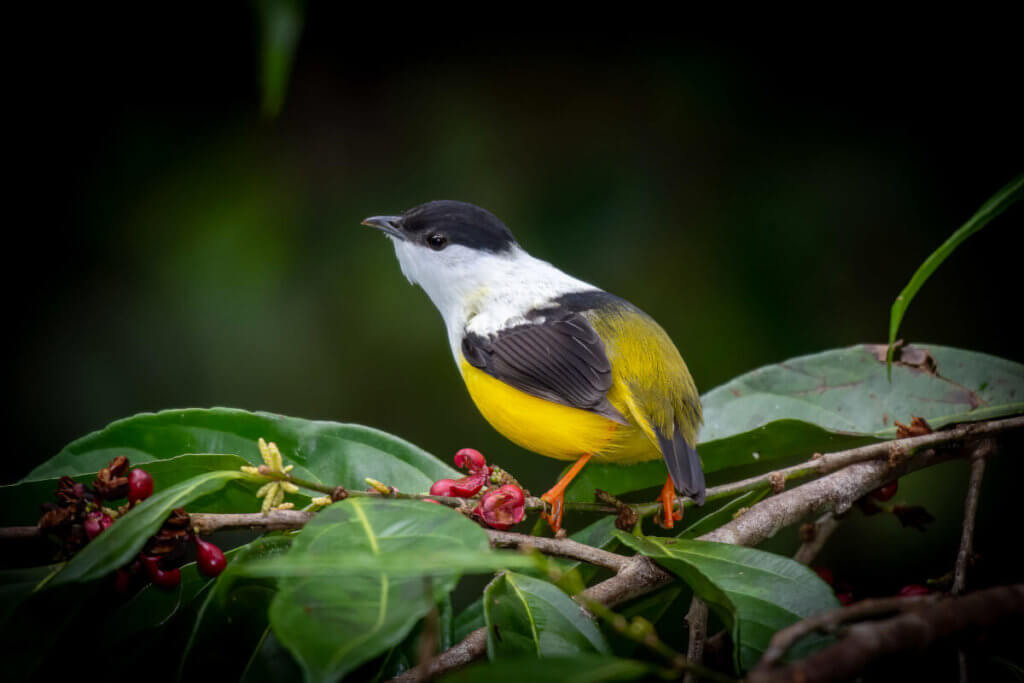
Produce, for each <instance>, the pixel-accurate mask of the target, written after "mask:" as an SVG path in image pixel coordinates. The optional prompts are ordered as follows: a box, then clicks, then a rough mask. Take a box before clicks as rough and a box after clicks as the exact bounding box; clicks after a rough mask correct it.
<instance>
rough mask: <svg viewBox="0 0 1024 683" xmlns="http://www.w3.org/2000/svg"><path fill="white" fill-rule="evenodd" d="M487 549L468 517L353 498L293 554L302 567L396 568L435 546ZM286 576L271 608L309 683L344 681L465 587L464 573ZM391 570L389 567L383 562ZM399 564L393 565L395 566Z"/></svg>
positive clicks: (310, 531)
mask: <svg viewBox="0 0 1024 683" xmlns="http://www.w3.org/2000/svg"><path fill="white" fill-rule="evenodd" d="M442 547H449V548H452V549H454V550H466V551H486V550H487V549H488V547H489V543H488V539H487V533H486V532H485V531H484V530H483V529H481V528H480V527H479V526H477V525H476V524H474V523H473V522H471V521H470V520H468V519H466V518H465V517H463V516H462V515H461V514H459V513H458V512H456V511H454V510H451V509H450V508H447V507H444V506H440V505H427V504H425V503H423V502H421V501H406V500H374V499H367V498H349V499H348V500H345V501H342V502H341V503H336V504H334V505H332V506H330V507H328V508H326V509H325V510H323V511H322V512H320V513H319V514H318V515H317V516H316V517H314V518H313V520H312V521H311V522H310V523H309V524H307V525H306V527H305V528H304V529H303V530H302V531H301V532H300V533H299V534H297V535H296V537H295V544H294V546H293V548H292V551H291V552H290V553H289V554H288V555H287V556H286V557H287V558H288V559H289V560H293V561H294V562H296V563H297V564H300V565H301V564H306V563H310V562H314V563H315V562H316V561H317V560H318V559H320V558H324V557H338V556H340V555H348V556H349V557H352V558H370V559H371V562H372V558H377V560H379V561H380V562H381V563H384V562H387V561H388V557H389V556H391V555H395V556H403V557H405V558H407V559H406V562H409V561H411V560H409V559H408V558H410V557H414V556H416V555H417V553H419V554H422V555H423V556H426V555H428V554H430V553H433V552H435V549H437V548H442ZM352 563H353V566H359V568H360V569H361V571H360V572H358V573H352V572H348V571H346V572H345V573H341V572H337V573H335V574H334V575H315V576H295V577H285V578H282V579H280V581H279V587H280V591H279V593H278V594H277V596H276V597H275V598H274V600H273V602H272V604H271V607H270V622H271V624H272V626H273V628H274V633H275V634H276V635H277V637H278V639H279V640H280V641H281V642H282V643H283V644H284V645H285V647H287V648H288V649H289V650H290V651H291V652H292V653H293V654H294V655H295V657H296V659H297V660H298V661H299V663H300V664H301V665H302V668H303V671H304V672H305V678H306V680H307V681H310V682H313V681H335V680H337V679H338V678H340V677H342V676H344V675H345V674H346V673H347V672H349V671H352V670H353V669H354V668H355V667H357V666H359V665H360V664H362V663H364V662H367V661H369V660H371V659H373V658H375V657H377V656H378V655H380V654H382V653H384V652H386V651H387V650H388V649H389V648H391V647H392V646H394V645H395V644H397V643H398V642H400V641H401V640H402V639H403V638H405V636H406V635H407V634H408V633H409V631H410V630H411V629H412V628H413V626H414V625H415V624H416V622H417V621H419V620H420V619H421V618H422V617H423V616H424V615H425V614H426V613H427V612H428V611H429V610H430V609H431V608H432V607H433V606H434V604H435V603H436V602H437V601H439V600H440V599H442V598H443V597H444V596H445V595H446V594H447V593H448V592H450V591H451V589H452V588H453V587H454V586H455V583H456V581H457V580H458V574H457V571H456V568H452V567H449V568H448V569H447V571H441V570H436V571H435V570H433V569H432V570H431V573H432V574H433V576H432V577H427V576H422V575H415V574H412V573H410V572H408V571H402V573H401V574H400V575H392V574H389V573H386V572H382V571H380V570H379V568H378V569H377V570H376V571H373V570H369V569H366V567H372V566H373V565H372V564H371V563H370V562H368V561H366V560H361V559H353V560H352ZM381 566H383V565H381ZM389 566H390V565H389Z"/></svg>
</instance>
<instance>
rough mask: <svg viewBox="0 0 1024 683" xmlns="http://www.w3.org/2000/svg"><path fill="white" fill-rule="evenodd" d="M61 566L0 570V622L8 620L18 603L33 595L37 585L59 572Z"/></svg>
mask: <svg viewBox="0 0 1024 683" xmlns="http://www.w3.org/2000/svg"><path fill="white" fill-rule="evenodd" d="M61 567H62V565H59V564H51V565H46V566H43V567H26V568H24V569H5V570H3V571H0V623H2V622H5V621H7V620H8V619H9V618H10V616H11V615H12V614H14V611H15V610H16V609H17V608H18V605H20V604H21V603H22V602H24V601H25V600H27V599H28V598H29V596H31V595H32V593H33V592H34V591H35V589H36V586H38V585H39V584H40V582H42V581H45V580H47V579H48V578H49V577H51V576H53V575H55V574H56V573H57V572H59V571H60V570H61Z"/></svg>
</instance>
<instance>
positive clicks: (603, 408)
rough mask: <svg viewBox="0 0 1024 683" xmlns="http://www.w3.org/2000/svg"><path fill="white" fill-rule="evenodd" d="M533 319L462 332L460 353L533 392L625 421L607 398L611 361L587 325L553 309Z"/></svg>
mask: <svg viewBox="0 0 1024 683" xmlns="http://www.w3.org/2000/svg"><path fill="white" fill-rule="evenodd" d="M540 316H544V317H543V318H541V317H540ZM537 317H538V322H536V323H532V322H528V323H524V324H522V325H517V326H515V327H510V328H508V329H506V330H502V331H501V332H499V333H497V334H496V335H494V336H491V337H483V336H481V335H478V334H473V333H468V334H466V336H465V337H463V339H462V355H463V356H464V357H465V358H466V361H467V362H468V363H469V364H470V365H472V366H473V367H475V368H479V369H480V370H483V371H484V372H486V373H487V374H488V375H491V376H492V377H494V378H496V379H499V380H501V381H502V382H505V383H506V384H509V385H511V386H513V387H515V388H517V389H519V390H521V391H524V392H526V393H528V394H531V395H532V396H537V397H539V398H543V399H546V400H548V401H553V402H555V403H561V404H563V405H567V406H571V407H573V408H580V409H582V410H589V411H591V412H594V413H597V414H599V415H603V416H605V417H607V418H609V419H611V420H614V421H616V422H619V423H621V424H628V422H627V420H626V418H625V417H623V415H622V414H621V413H620V412H619V411H618V410H616V409H615V407H614V406H613V405H612V404H611V403H610V402H609V401H608V390H609V389H611V387H612V365H611V362H610V361H609V360H608V356H607V354H606V353H605V349H604V343H603V342H602V341H601V338H600V337H599V336H598V335H597V332H595V331H594V328H593V327H591V326H590V323H589V322H587V320H586V319H585V318H584V317H583V316H582V315H580V314H579V313H575V312H566V311H564V310H563V311H558V309H555V310H554V311H553V312H552V313H550V314H549V313H547V312H544V311H541V312H539V313H538V314H537Z"/></svg>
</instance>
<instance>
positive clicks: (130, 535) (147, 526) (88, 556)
mask: <svg viewBox="0 0 1024 683" xmlns="http://www.w3.org/2000/svg"><path fill="white" fill-rule="evenodd" d="M245 476H246V475H244V474H243V473H241V472H238V471H226V472H225V471H222V472H208V473H206V474H201V475H199V476H198V477H192V478H191V479H187V480H185V481H183V482H181V483H179V484H176V485H175V486H172V487H170V488H167V489H164V490H163V491H159V492H157V493H154V494H153V495H152V496H150V497H149V498H147V499H146V500H144V501H142V502H141V503H139V504H138V505H137V506H135V507H134V508H132V510H131V511H130V512H128V513H127V514H126V515H125V516H124V517H121V518H120V519H118V520H117V521H116V522H114V524H112V525H111V526H110V528H108V529H107V530H106V531H104V532H103V533H102V534H100V535H99V536H97V537H96V538H94V539H93V540H92V541H91V542H90V543H89V544H88V545H87V546H85V547H84V548H82V550H80V551H79V552H78V554H77V555H75V556H74V557H73V558H71V560H70V561H69V562H68V563H67V564H66V565H64V569H62V570H61V571H60V572H58V573H57V575H56V576H54V577H53V579H52V580H50V582H49V583H48V584H47V586H48V587H52V586H59V585H62V584H66V583H71V582H81V581H91V580H93V579H98V578H100V577H102V576H105V575H107V574H109V573H110V572H112V571H114V570H115V569H117V568H118V567H123V566H124V565H126V564H127V563H128V562H130V561H131V560H132V559H133V558H134V557H135V556H136V555H137V554H138V552H139V551H140V550H142V546H143V545H145V543H146V541H147V540H148V539H149V537H150V536H152V535H153V534H154V533H156V530H157V529H159V528H160V527H161V526H162V525H163V523H164V521H165V520H166V519H167V516H168V515H169V514H170V512H171V510H173V509H174V508H176V507H181V506H183V505H186V504H188V503H189V502H191V501H193V500H196V499H197V498H201V497H202V496H205V495H208V494H210V493H213V492H215V491H218V490H220V489H221V487H223V486H224V485H225V484H227V483H228V482H229V481H233V480H237V479H242V478H244V477H245Z"/></svg>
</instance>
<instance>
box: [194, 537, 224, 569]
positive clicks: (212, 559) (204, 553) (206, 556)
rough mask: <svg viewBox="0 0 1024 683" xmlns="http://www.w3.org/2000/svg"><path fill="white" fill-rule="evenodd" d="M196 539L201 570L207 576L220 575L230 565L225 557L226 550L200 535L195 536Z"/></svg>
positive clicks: (197, 560)
mask: <svg viewBox="0 0 1024 683" xmlns="http://www.w3.org/2000/svg"><path fill="white" fill-rule="evenodd" d="M193 538H195V541H196V546H197V549H196V565H198V567H199V571H200V572H202V573H203V574H205V575H206V576H219V575H220V573H221V572H222V571H224V568H225V567H226V566H228V561H227V560H226V559H225V558H224V552H223V551H222V550H221V549H220V548H218V547H217V546H215V545H214V544H212V543H210V542H209V541H204V540H203V539H201V538H199V537H198V536H194V537H193Z"/></svg>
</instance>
